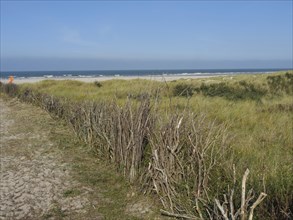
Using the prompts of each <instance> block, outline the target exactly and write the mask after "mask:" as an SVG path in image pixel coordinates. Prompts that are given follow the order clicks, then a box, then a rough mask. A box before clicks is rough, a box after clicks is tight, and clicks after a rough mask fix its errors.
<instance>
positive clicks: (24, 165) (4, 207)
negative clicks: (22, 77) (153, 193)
mask: <svg viewBox="0 0 293 220" xmlns="http://www.w3.org/2000/svg"><path fill="white" fill-rule="evenodd" d="M0 122H1V127H0V150H1V154H0V159H1V172H0V181H1V185H0V219H141V218H146V219H149V218H151V219H154V218H156V219H157V217H156V216H155V215H154V211H153V208H152V205H149V203H148V202H146V200H145V199H143V198H141V197H140V196H138V195H137V194H136V193H135V191H133V190H132V189H131V187H130V188H129V186H128V188H127V187H124V186H123V184H124V185H126V183H124V182H123V180H120V179H119V178H120V177H116V176H115V175H113V173H112V172H111V171H109V169H108V167H107V166H102V165H100V164H99V163H98V162H97V160H96V158H95V157H91V156H89V152H86V151H85V150H84V148H81V146H80V145H79V146H78V147H75V148H74V147H72V145H77V143H78V142H77V141H76V140H75V138H74V137H73V136H72V134H70V131H68V130H67V129H66V127H65V126H62V125H61V124H60V123H57V122H56V121H54V120H53V119H51V118H50V116H49V115H48V114H47V113H46V112H44V111H42V110H41V109H39V108H37V107H33V106H31V105H28V104H23V103H20V102H19V101H17V100H9V101H7V100H6V101H4V100H3V99H1V98H0ZM70 154H72V155H70ZM85 158H86V159H85ZM110 170H111V168H110ZM109 184H110V185H109ZM111 184H112V185H111ZM101 188H103V189H101ZM111 188H113V189H111Z"/></svg>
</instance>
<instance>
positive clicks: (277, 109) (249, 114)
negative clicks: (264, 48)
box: [21, 71, 293, 212]
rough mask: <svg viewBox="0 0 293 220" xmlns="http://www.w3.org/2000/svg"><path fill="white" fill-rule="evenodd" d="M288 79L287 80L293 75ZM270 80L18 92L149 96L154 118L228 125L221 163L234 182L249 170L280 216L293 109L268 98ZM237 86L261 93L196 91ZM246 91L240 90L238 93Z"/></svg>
mask: <svg viewBox="0 0 293 220" xmlns="http://www.w3.org/2000/svg"><path fill="white" fill-rule="evenodd" d="M289 73H290V74H293V71H290V72H289ZM276 75H278V76H284V75H285V72H279V73H274V74H269V75H268V74H258V75H238V76H220V77H213V78H207V79H192V80H190V79H180V80H175V81H171V82H157V81H150V80H129V81H128V80H110V81H104V82H100V84H99V85H97V83H83V82H78V81H71V80H66V81H54V80H45V81H42V82H39V83H35V84H23V85H21V89H26V88H30V89H33V90H36V91H38V92H40V93H47V94H50V95H54V96H57V97H63V98H67V99H70V100H74V101H84V100H94V101H107V100H111V99H113V98H114V99H116V100H117V101H118V103H121V104H123V103H125V101H126V100H127V98H129V99H131V100H134V102H135V101H136V100H139V99H140V97H141V96H143V95H144V94H146V93H149V94H151V96H153V97H155V98H156V100H157V101H158V103H159V104H158V105H159V106H158V111H159V112H170V111H175V112H180V111H185V110H188V111H192V112H195V113H198V114H200V113H205V114H206V115H207V117H208V118H209V119H211V120H216V121H218V122H224V123H226V124H228V125H229V130H230V132H231V134H232V135H233V139H232V146H231V147H232V151H231V154H230V158H227V160H229V161H231V163H235V166H236V169H237V170H238V171H239V172H238V173H239V176H240V175H241V174H242V173H243V172H244V170H245V169H246V168H249V169H250V170H251V176H250V179H251V180H250V184H251V185H252V186H253V188H254V189H256V190H257V191H263V190H265V191H266V192H267V193H268V195H269V200H270V201H271V202H272V203H277V206H278V205H279V204H282V206H283V208H282V209H284V212H289V211H288V210H289V208H290V207H285V206H286V205H287V206H288V205H289V204H292V202H291V203H290V200H292V199H293V176H292V173H293V168H292V161H293V133H292V131H293V123H292V121H293V103H292V94H287V93H285V92H281V93H280V92H278V94H274V92H273V91H272V90H270V89H271V88H270V87H269V85H268V83H267V77H268V76H276ZM241 82H242V84H243V82H245V83H246V85H247V84H248V85H253V89H254V88H256V89H259V90H260V91H264V93H263V94H262V95H261V96H260V97H259V98H258V99H254V98H253V96H252V97H249V96H248V97H247V96H242V95H240V98H237V99H230V98H227V96H225V95H223V96H221V95H215V96H209V95H207V94H205V93H203V92H201V91H200V87H201V86H202V85H203V84H204V85H206V86H209V85H212V84H219V83H222V84H223V85H225V86H226V87H225V89H226V88H227V87H229V88H233V89H236V90H237V89H239V88H240V89H242V88H243V86H242V85H241ZM178 85H180V86H178ZM176 86H177V87H181V88H179V89H182V88H183V90H182V91H183V92H184V86H185V87H186V88H189V89H190V88H191V90H190V91H192V94H188V93H187V95H181V93H180V92H177V94H179V95H176V94H174V90H175V89H176ZM241 86H242V87H241ZM192 88H193V89H194V90H192ZM249 88H250V87H249ZM253 89H252V90H253ZM236 90H229V91H228V92H230V93H232V92H235V91H236ZM226 91H227V90H225V92H226ZM247 91H248V90H245V89H244V90H243V89H242V90H241V91H240V92H242V93H247ZM255 91H256V90H253V92H255ZM257 91H258V90H257ZM257 91H256V92H257ZM253 94H254V93H253ZM232 95H233V94H232ZM285 209H286V210H285Z"/></svg>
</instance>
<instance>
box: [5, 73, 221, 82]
mask: <svg viewBox="0 0 293 220" xmlns="http://www.w3.org/2000/svg"><path fill="white" fill-rule="evenodd" d="M217 76H223V75H216V76H188V75H186V76H182V75H170V76H168V75H166V76H162V75H158V76H102V77H58V78H46V77H31V78H15V79H14V81H13V82H14V83H15V84H21V83H35V82H40V81H42V80H48V79H49V80H78V81H82V82H94V81H106V80H112V79H121V80H132V79H148V80H156V81H160V82H164V81H172V80H178V79H199V78H209V77H217ZM0 81H1V82H4V83H7V82H8V79H3V78H1V79H0Z"/></svg>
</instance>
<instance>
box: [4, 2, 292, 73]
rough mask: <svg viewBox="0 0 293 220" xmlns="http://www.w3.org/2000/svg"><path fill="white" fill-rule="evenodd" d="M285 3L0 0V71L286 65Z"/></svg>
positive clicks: (288, 27) (288, 15)
mask: <svg viewBox="0 0 293 220" xmlns="http://www.w3.org/2000/svg"><path fill="white" fill-rule="evenodd" d="M292 53H293V52H292V1H234V2H233V1H157V2H155V1H3V0H1V64H0V68H1V70H2V71H7V70H11V71H19V70H95V69H156V68H166V69H172V68H195V69H196V68H292V56H293V55H292Z"/></svg>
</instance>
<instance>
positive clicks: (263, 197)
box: [248, 192, 267, 220]
mask: <svg viewBox="0 0 293 220" xmlns="http://www.w3.org/2000/svg"><path fill="white" fill-rule="evenodd" d="M266 197H267V194H266V193H263V192H262V193H261V194H260V195H259V197H258V198H257V200H256V201H255V202H254V203H253V205H252V206H251V207H250V213H249V218H248V220H252V218H253V211H254V209H255V208H256V206H258V205H259V204H260V203H261V202H262V201H263V200H264V199H265V198H266Z"/></svg>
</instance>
